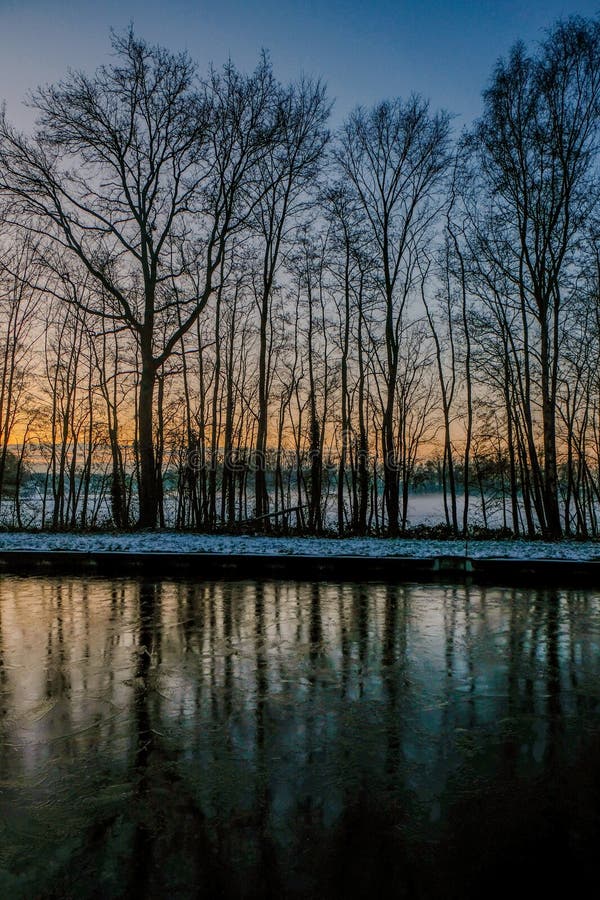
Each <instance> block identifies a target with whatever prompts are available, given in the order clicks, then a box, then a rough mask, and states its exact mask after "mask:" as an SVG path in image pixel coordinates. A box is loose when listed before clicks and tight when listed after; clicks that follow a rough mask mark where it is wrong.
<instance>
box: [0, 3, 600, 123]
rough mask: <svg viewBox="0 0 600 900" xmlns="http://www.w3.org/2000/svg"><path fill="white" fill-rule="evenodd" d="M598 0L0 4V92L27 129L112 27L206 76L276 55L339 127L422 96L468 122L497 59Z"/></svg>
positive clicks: (587, 11)
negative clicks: (319, 95) (178, 55)
mask: <svg viewBox="0 0 600 900" xmlns="http://www.w3.org/2000/svg"><path fill="white" fill-rule="evenodd" d="M599 11H600V0H592V2H586V0H572V2H567V0H542V2H539V0H530V2H527V0H481V2H472V0H471V2H469V0H432V2H416V0H412V2H409V0H370V2H369V0H279V2H277V0H261V2H255V0H211V2H206V0H170V2H168V0H163V2H158V0H0V98H2V99H4V100H5V101H6V105H7V111H8V116H9V118H10V119H11V121H13V122H14V123H15V124H17V125H18V126H19V127H20V128H24V129H27V128H29V127H30V125H31V122H32V117H33V113H32V112H31V111H29V110H27V109H26V108H25V107H24V106H23V105H22V100H23V98H24V97H25V95H26V93H27V91H28V90H31V89H33V88H35V87H36V86H37V85H39V84H46V83H49V82H53V81H57V80H58V79H60V78H61V77H63V76H64V75H65V74H66V72H67V69H68V68H73V69H85V70H87V71H92V70H93V69H94V68H96V66H97V65H100V64H102V63H106V62H109V61H110V29H111V28H112V29H114V30H115V31H117V32H121V31H123V30H125V29H126V28H127V27H128V25H129V23H133V25H134V28H135V31H136V32H137V34H138V35H139V36H140V37H142V38H144V39H145V40H147V41H149V42H150V43H160V44H163V45H165V46H167V47H169V49H171V50H181V49H186V50H187V51H188V52H189V53H190V55H191V56H192V57H193V58H194V59H195V60H196V61H197V62H198V64H199V69H200V71H201V72H202V71H206V68H207V66H208V64H209V63H211V62H212V63H214V64H215V65H217V66H219V65H221V64H222V63H223V62H225V61H226V60H227V59H228V58H231V59H232V60H233V62H234V63H235V64H236V65H237V66H238V67H239V68H241V69H245V70H248V69H252V68H253V67H254V65H255V64H256V61H257V59H258V56H259V53H260V51H261V49H266V50H268V51H269V52H270V55H271V59H272V61H273V65H274V69H275V72H276V74H277V75H278V77H279V78H280V79H282V80H289V79H295V78H297V77H298V76H299V75H300V74H307V75H313V76H318V77H320V78H322V79H323V80H324V81H325V83H326V84H327V85H328V93H329V96H330V98H331V99H332V100H334V101H335V105H334V111H333V117H332V122H333V124H334V125H335V124H337V123H339V122H341V121H342V120H343V118H344V117H345V116H346V115H347V114H348V113H349V112H350V111H351V110H352V109H353V108H354V107H355V106H356V105H357V104H362V105H365V106H370V105H372V104H374V103H377V102H378V101H380V100H382V99H385V98H391V97H397V96H400V97H406V96H408V95H409V94H410V93H411V92H413V91H416V92H418V93H420V94H422V95H423V96H425V97H427V98H428V99H429V100H430V101H431V105H432V107H433V108H434V109H437V108H444V109H447V110H449V111H450V112H451V113H452V114H454V115H455V116H456V122H457V123H458V125H459V127H460V126H462V125H468V124H469V123H470V122H471V121H472V120H473V118H475V117H476V116H477V115H478V114H479V111H480V108H481V91H482V89H483V88H484V87H485V84H486V82H487V80H488V79H489V76H490V73H491V71H492V68H493V66H494V63H495V62H496V60H497V59H498V57H499V56H502V55H505V54H506V53H507V51H508V50H509V49H510V47H511V46H512V44H513V43H514V42H515V41H516V40H519V39H522V40H524V41H526V42H527V43H530V42H535V41H537V40H540V39H542V38H543V35H544V29H546V28H548V27H549V26H550V25H552V23H553V22H554V21H556V20H557V19H558V18H561V17H566V16H569V15H573V14H580V15H583V16H594V15H597V14H599Z"/></svg>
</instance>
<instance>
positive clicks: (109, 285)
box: [0, 31, 270, 526]
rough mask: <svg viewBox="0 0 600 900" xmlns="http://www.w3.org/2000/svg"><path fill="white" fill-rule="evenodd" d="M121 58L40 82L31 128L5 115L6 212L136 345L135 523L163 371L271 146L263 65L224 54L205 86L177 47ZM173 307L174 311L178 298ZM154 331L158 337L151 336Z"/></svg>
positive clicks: (153, 498) (125, 45)
mask: <svg viewBox="0 0 600 900" xmlns="http://www.w3.org/2000/svg"><path fill="white" fill-rule="evenodd" d="M113 49H114V51H115V54H116V55H117V61H115V62H114V63H112V64H111V65H110V66H104V67H102V68H100V69H99V70H97V72H96V73H95V74H94V75H93V76H91V77H90V76H87V75H85V74H82V73H72V74H70V75H69V76H68V78H67V79H66V80H65V81H63V82H60V83H59V84H57V85H54V86H51V87H47V88H40V89H38V90H37V91H36V92H35V93H34V94H33V95H32V97H31V100H30V103H31V105H32V106H33V108H34V109H36V110H37V111H38V113H39V118H38V125H37V129H36V132H35V135H34V138H33V139H31V140H29V139H27V138H25V137H24V136H23V135H20V134H18V133H17V132H16V131H15V130H14V129H13V128H12V127H11V126H10V125H9V124H8V122H7V120H6V118H5V116H4V115H3V116H2V118H1V120H0V192H1V193H2V194H3V196H4V197H5V199H6V200H7V201H8V210H7V215H8V217H9V219H10V220H11V221H12V222H14V223H15V224H17V225H20V226H21V227H26V228H28V229H29V230H33V231H37V232H40V233H44V234H49V235H50V236H51V238H52V239H53V240H54V242H55V243H57V244H59V245H61V246H62V247H64V248H66V249H67V250H69V251H70V252H71V253H73V254H74V255H75V257H76V258H77V259H78V260H80V261H81V262H82V263H83V265H84V266H85V267H86V269H87V270H88V272H89V273H90V274H91V275H92V276H93V277H94V278H95V279H96V280H97V282H98V283H99V285H100V286H101V287H102V288H103V290H104V292H105V294H106V296H107V298H110V301H111V303H110V304H109V306H108V310H107V308H106V306H105V307H103V308H101V309H98V308H94V309H93V312H95V313H96V314H98V315H99V316H101V317H104V318H112V319H113V320H118V321H121V322H122V323H124V324H125V325H126V326H127V328H128V329H129V330H130V331H131V333H132V334H133V336H134V337H135V340H136V342H137V344H138V347H139V354H140V363H141V366H140V379H139V384H138V405H137V414H138V419H139V422H138V425H139V427H138V443H139V458H140V486H139V502H140V514H139V522H140V525H142V526H152V525H154V524H155V522H156V515H157V507H158V496H159V492H158V485H157V482H156V467H155V459H154V445H153V439H154V426H153V410H154V391H155V384H156V379H157V373H158V372H159V370H160V369H161V367H162V366H163V365H164V363H165V362H166V360H167V359H168V358H169V356H170V355H171V353H172V352H173V350H174V348H176V347H177V346H178V345H179V343H180V341H181V338H182V336H183V335H184V334H185V333H186V332H187V331H188V330H189V329H190V328H191V327H192V325H193V324H194V322H195V321H196V319H197V318H198V316H199V314H200V312H201V311H202V309H203V308H204V306H205V305H206V303H207V301H208V299H209V297H210V296H211V294H212V292H213V289H214V287H215V279H216V277H217V273H218V271H219V266H220V263H221V260H222V258H223V252H224V248H225V245H226V242H227V239H228V237H229V235H230V234H231V233H232V232H234V231H235V230H237V229H238V228H239V227H240V225H241V223H242V222H243V221H244V220H245V219H246V217H247V215H248V212H249V210H250V209H251V207H252V202H253V198H252V195H251V192H250V190H249V183H250V181H251V179H250V178H249V174H250V171H251V169H252V167H253V166H255V165H256V162H257V158H258V157H259V156H260V155H261V154H262V153H263V152H264V148H265V146H266V145H267V144H268V134H269V121H268V114H269V112H270V109H269V108H268V107H269V103H270V97H269V95H268V91H267V90H266V87H265V85H266V84H267V82H268V78H267V77H266V75H267V73H266V69H265V66H266V64H265V63H264V61H263V63H262V64H261V66H260V67H259V69H258V70H257V72H256V73H255V74H254V75H253V76H248V77H246V76H242V75H240V74H239V73H238V72H236V70H235V69H234V68H233V66H231V65H229V66H227V67H226V68H225V70H224V72H223V73H222V74H219V73H216V72H212V73H211V77H210V78H209V80H208V81H207V83H205V84H204V85H203V87H202V88H201V89H200V90H197V89H196V87H195V69H194V65H193V64H192V62H191V61H190V59H189V58H188V57H187V56H186V55H185V54H179V55H175V54H172V53H170V52H168V51H166V50H164V49H162V48H160V47H151V46H148V45H147V44H146V43H144V42H143V41H141V40H138V39H137V38H136V37H135V36H134V34H133V32H132V31H130V32H129V33H128V34H126V35H125V36H124V37H114V38H113ZM175 306H177V307H178V308H179V310H180V315H179V316H175V315H174V307H175ZM159 338H160V343H159Z"/></svg>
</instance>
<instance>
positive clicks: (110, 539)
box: [0, 531, 600, 560]
mask: <svg viewBox="0 0 600 900" xmlns="http://www.w3.org/2000/svg"><path fill="white" fill-rule="evenodd" d="M10 550H37V551H40V552H46V551H52V550H63V551H64V550H66V551H78V552H82V553H110V552H119V553H219V554H226V555H227V554H240V553H243V554H256V555H261V554H264V555H276V556H313V557H314V556H324V557H333V556H365V557H371V558H372V557H390V556H398V557H413V558H419V559H427V558H432V557H436V556H447V555H452V556H455V555H458V556H465V555H466V556H469V557H471V558H476V559H482V558H493V559H501V558H504V559H567V560H569V559H572V560H600V541H583V542H579V541H577V542H576V541H559V542H556V543H550V542H546V541H523V540H507V541H469V542H468V545H465V541H464V540H445V541H439V540H418V539H410V538H409V539H403V538H398V539H387V538H342V539H339V538H299V537H295V538H294V537H291V538H285V537H278V538H274V537H273V538H271V537H246V536H239V537H238V536H230V535H204V534H182V533H176V532H171V531H156V532H144V533H140V534H120V533H106V534H70V533H69V534H51V533H45V532H44V533H23V532H22V533H4V534H0V553H2V552H4V551H10Z"/></svg>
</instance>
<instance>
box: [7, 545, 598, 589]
mask: <svg viewBox="0 0 600 900" xmlns="http://www.w3.org/2000/svg"><path fill="white" fill-rule="evenodd" d="M0 573H7V574H8V573H14V574H19V575H37V576H39V575H55V574H56V575H87V576H89V575H97V576H99V577H104V578H105V577H121V576H122V577H125V576H133V577H137V578H139V577H145V576H149V577H152V578H164V577H175V578H177V577H181V578H190V577H193V578H195V579H197V578H202V579H203V580H205V579H236V580H239V579H265V578H269V579H271V578H274V579H278V580H281V579H289V580H294V581H349V582H361V581H385V582H392V583H403V582H410V581H413V582H434V583H435V582H440V581H443V582H444V583H457V584H460V583H475V584H495V585H498V586H499V585H502V584H519V585H521V584H523V585H535V586H546V587H557V586H564V587H575V588H576V587H579V586H580V585H581V586H583V585H585V586H586V587H597V588H598V589H599V590H600V561H597V560H578V559H515V558H493V557H476V558H474V557H469V556H464V555H436V556H430V557H411V556H398V557H394V556H379V557H377V556H349V555H344V556H332V555H328V556H315V555H310V556H308V555H301V554H298V555H283V554H277V555H275V554H252V553H235V554H230V553H209V552H201V551H195V552H173V551H168V552H147V551H145V552H139V551H106V550H105V551H82V550H47V551H44V550H0Z"/></svg>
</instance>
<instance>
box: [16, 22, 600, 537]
mask: <svg viewBox="0 0 600 900" xmlns="http://www.w3.org/2000/svg"><path fill="white" fill-rule="evenodd" d="M113 45H114V46H113V50H114V52H115V61H114V62H113V63H111V64H110V65H108V66H104V67H102V68H100V69H99V70H97V71H96V72H95V73H94V74H93V75H84V74H82V73H71V74H70V75H69V76H68V77H67V78H66V79H65V80H64V81H62V82H60V83H58V84H56V85H53V86H50V87H46V88H40V89H38V90H37V91H35V92H34V93H33V94H32V95H31V97H30V104H31V105H32V106H33V107H34V108H35V110H36V111H37V114H38V116H37V124H36V126H35V129H34V131H33V133H32V134H31V135H24V134H21V133H19V132H18V131H17V130H16V129H14V128H13V127H12V126H11V124H10V123H9V122H8V121H7V119H6V116H5V115H3V116H2V119H1V120H0V198H1V199H0V203H1V206H0V212H1V237H0V307H1V309H2V317H1V321H0V489H2V487H3V484H4V482H5V481H6V478H5V473H6V472H7V469H8V468H10V469H11V472H10V481H11V484H13V485H16V487H15V488H14V490H13V494H14V496H13V498H12V499H11V503H12V507H11V508H12V515H13V517H14V521H15V522H16V524H18V525H21V526H22V525H27V524H28V523H30V522H33V518H31V517H32V516H34V513H33V512H32V505H31V502H30V503H29V504H28V503H27V502H26V499H27V497H28V496H29V495H31V493H32V490H31V488H28V489H27V490H26V489H25V487H26V486H25V485H24V476H25V473H26V472H27V471H28V470H31V469H33V470H34V471H35V472H36V475H35V478H33V479H30V483H31V482H35V487H36V491H37V498H36V502H37V509H38V517H39V518H41V524H43V525H48V526H53V527H56V528H58V527H77V526H89V525H97V524H103V523H108V522H111V523H112V524H114V525H115V526H117V527H129V526H133V525H136V524H137V525H139V526H140V527H153V526H156V525H163V526H164V525H174V526H177V527H181V528H198V529H208V530H213V529H215V528H220V527H223V526H227V527H239V525H240V524H241V523H243V524H250V525H251V526H252V527H253V528H256V529H261V530H267V531H268V530H271V529H275V528H281V527H284V528H289V527H295V528H296V527H297V528H298V529H299V530H300V531H304V532H311V533H319V532H321V531H323V530H324V529H326V528H330V527H332V528H335V529H336V530H337V531H338V532H339V533H340V534H366V533H370V532H375V533H386V534H390V535H394V534H398V533H400V532H402V531H404V530H405V529H406V528H407V526H408V525H409V522H410V520H409V498H410V496H411V493H412V492H414V491H415V489H416V488H417V486H418V484H419V483H421V484H424V483H427V484H433V483H435V485H436V486H438V487H439V488H440V489H441V491H442V493H443V499H444V510H445V523H446V525H447V527H448V528H449V529H451V530H452V531H453V532H454V533H457V534H458V533H460V532H466V531H467V530H468V528H469V525H470V524H472V523H473V522H474V521H480V520H481V521H482V522H483V524H484V525H489V524H490V523H491V522H492V521H495V522H500V523H501V524H502V525H503V526H504V527H506V528H508V529H510V530H512V531H514V532H515V533H517V534H521V533H523V534H528V535H533V534H535V533H536V532H541V533H542V534H544V535H546V536H548V537H559V536H561V535H562V534H564V533H566V534H578V535H591V534H597V531H598V508H599V503H600V384H599V380H598V350H599V343H600V314H599V312H598V310H599V305H598V291H599V279H600V262H599V260H600V243H599V241H600V238H599V234H600V232H599V227H598V226H599V216H598V212H599V210H598V199H597V198H598V186H599V185H598V158H597V151H598V137H599V135H600V128H599V126H600V121H599V113H600V23H599V22H598V21H596V20H584V19H579V18H573V19H569V20H567V21H565V22H561V23H558V24H557V25H556V26H555V27H554V28H553V29H552V30H551V31H550V32H549V33H548V35H547V37H546V40H545V41H544V42H543V43H542V44H540V45H539V46H537V47H535V48H533V49H528V48H526V47H524V46H523V45H517V46H516V47H515V48H513V50H512V51H511V53H510V55H509V57H508V58H507V59H506V60H501V61H500V62H499V63H498V64H497V66H496V68H495V70H494V72H493V73H492V76H491V79H490V82H489V85H488V87H487V88H486V90H485V92H484V94H483V100H484V104H483V112H482V115H481V117H480V119H479V120H478V121H477V122H475V123H474V125H473V126H472V127H471V128H470V129H469V130H468V131H467V132H466V133H464V134H463V135H461V136H459V137H456V136H454V135H453V134H452V130H451V119H450V117H449V115H448V114H447V113H445V112H443V111H442V112H434V111H432V110H431V109H430V106H429V104H428V103H427V102H426V101H425V100H423V99H422V98H421V97H418V96H414V95H412V96H409V97H408V99H405V100H402V99H399V98H397V99H393V100H389V101H385V102H382V103H379V104H377V105H376V106H374V107H373V108H372V109H362V108H359V109H357V110H356V111H355V112H354V113H353V114H352V115H351V116H350V117H349V118H348V120H347V121H346V122H345V123H344V124H343V125H342V126H341V128H339V129H338V130H337V131H336V132H331V131H330V130H329V129H328V120H329V114H330V104H329V101H328V100H327V96H326V92H325V89H324V87H323V85H322V84H321V83H320V82H319V81H312V80H310V79H303V80H301V81H298V82H296V83H292V84H282V83H280V82H279V81H278V80H277V78H276V77H275V74H274V73H273V70H272V67H271V64H270V61H269V59H268V57H266V56H263V57H262V58H261V59H260V61H259V64H258V66H257V68H256V70H255V71H254V72H252V73H251V74H249V75H248V74H244V73H241V72H239V71H238V70H237V69H236V68H235V66H234V65H233V64H231V63H229V64H228V65H226V66H225V67H224V68H223V69H222V70H215V69H211V70H210V71H209V73H208V75H206V76H204V77H201V76H200V75H199V74H198V72H197V69H196V66H195V65H194V64H193V62H192V61H191V60H190V59H189V57H188V56H187V55H185V54H173V53H171V52H169V51H167V50H165V49H163V48H160V47H153V46H149V45H148V44H146V43H145V42H143V41H142V40H140V39H139V38H137V37H136V36H135V35H134V34H133V32H129V33H127V34H125V35H124V36H121V37H116V38H114V41H113ZM36 523H37V520H36Z"/></svg>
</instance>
